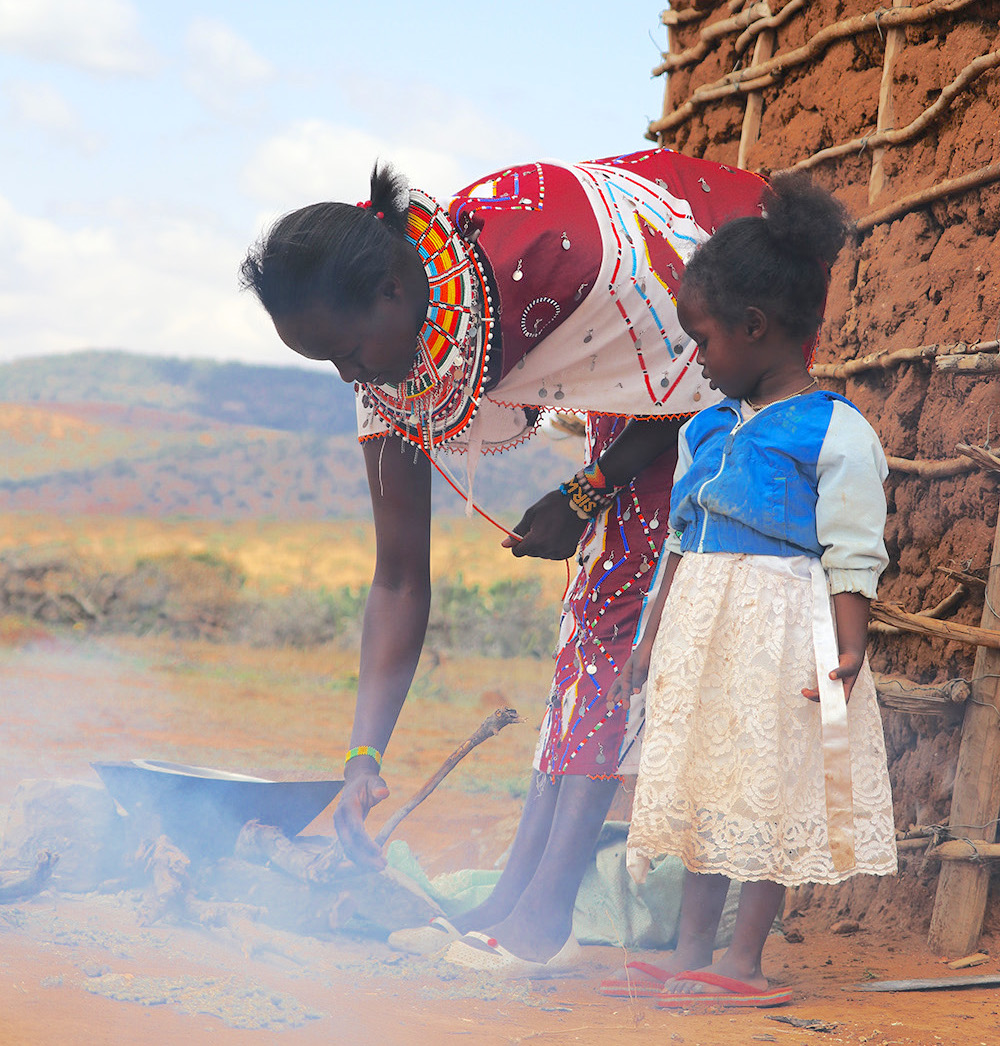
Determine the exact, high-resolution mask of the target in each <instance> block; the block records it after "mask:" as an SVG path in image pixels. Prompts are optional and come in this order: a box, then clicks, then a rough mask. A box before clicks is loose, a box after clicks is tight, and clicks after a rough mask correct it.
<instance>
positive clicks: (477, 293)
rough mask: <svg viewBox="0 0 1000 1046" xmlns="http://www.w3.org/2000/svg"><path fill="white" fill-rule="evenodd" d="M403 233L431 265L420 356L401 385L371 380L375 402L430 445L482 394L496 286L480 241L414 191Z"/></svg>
mask: <svg viewBox="0 0 1000 1046" xmlns="http://www.w3.org/2000/svg"><path fill="white" fill-rule="evenodd" d="M406 238H407V239H408V240H409V241H410V242H411V243H412V244H413V246H414V247H415V248H416V250H417V253H418V254H419V255H420V260H421V262H422V263H423V266H424V271H425V272H426V273H427V281H428V284H429V286H430V302H429V305H428V309H427V319H426V320H424V325H423V326H422V327H421V328H420V333H419V334H418V335H417V357H416V361H415V362H414V365H413V367H412V369H411V370H410V373H409V375H407V377H406V379H405V380H404V381H402V382H401V383H400V384H399V385H366V386H365V388H366V391H367V392H368V393H369V395H370V396H371V398H372V401H373V403H374V406H375V410H376V411H377V412H378V414H379V415H380V416H381V417H382V418H384V419H385V421H387V422H388V423H389V424H390V425H391V426H392V428H393V429H394V430H395V431H396V432H397V433H398V434H399V435H400V436H402V437H403V438H404V439H406V440H408V441H409V442H410V443H415V444H417V445H418V446H419V447H421V448H422V449H423V450H425V451H427V452H428V453H432V452H433V450H434V449H435V448H436V447H438V446H440V444H442V443H444V442H446V441H448V440H450V439H453V438H454V437H455V436H457V435H459V434H460V433H461V432H463V431H464V430H465V429H467V428H468V426H469V424H470V423H471V421H472V419H473V417H474V416H475V413H476V409H477V408H478V406H479V400H480V398H481V396H482V394H483V386H484V382H485V374H486V365H487V364H488V363H489V359H490V357H489V348H490V338H491V335H492V332H493V324H494V320H495V315H494V311H493V309H494V306H493V293H492V291H491V290H490V287H489V283H488V280H487V276H486V272H485V270H484V268H483V264H482V262H481V260H480V259H479V257H478V255H477V253H476V250H475V248H474V247H473V246H472V244H471V243H468V242H466V241H465V240H464V239H463V238H462V236H461V234H460V233H459V232H458V230H457V229H456V228H455V226H454V224H453V223H452V221H451V219H450V218H449V216H448V212H447V211H446V210H444V209H443V208H441V207H440V206H439V205H438V204H437V202H436V201H435V200H433V199H432V198H431V197H430V196H427V195H426V194H425V193H422V192H419V191H418V190H416V189H414V190H411V191H410V210H409V213H408V215H407V220H406Z"/></svg>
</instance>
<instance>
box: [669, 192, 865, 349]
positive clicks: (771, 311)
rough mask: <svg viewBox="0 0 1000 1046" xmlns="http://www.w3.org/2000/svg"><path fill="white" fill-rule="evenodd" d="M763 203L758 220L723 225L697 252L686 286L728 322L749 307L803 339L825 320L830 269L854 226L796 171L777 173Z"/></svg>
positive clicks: (838, 206) (740, 317)
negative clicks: (761, 213) (824, 310)
mask: <svg viewBox="0 0 1000 1046" xmlns="http://www.w3.org/2000/svg"><path fill="white" fill-rule="evenodd" d="M763 204H764V212H763V215H762V216H761V217H759V218H758V217H744V218H736V219H734V220H732V221H729V222H727V223H726V224H725V225H723V226H722V227H721V228H720V229H719V230H718V231H717V232H716V233H715V234H714V235H713V236H712V237H711V238H710V239H709V240H708V241H706V242H705V243H704V244H702V245H701V246H700V247H699V248H698V249H697V250H696V251H695V253H694V255H693V257H692V258H691V260H690V261H689V262H688V264H687V267H686V268H685V270H684V278H683V282H684V286H685V288H687V289H689V290H692V291H695V292H696V293H698V294H700V295H701V296H702V298H703V300H704V302H705V305H706V307H707V308H708V309H709V310H710V311H712V312H714V313H715V314H716V315H717V316H718V317H719V318H720V319H721V320H722V321H723V322H724V323H726V324H728V325H729V326H733V327H734V326H736V325H737V324H739V323H741V322H742V320H743V317H744V316H745V315H746V310H747V308H749V307H751V306H753V307H756V308H759V309H761V310H762V311H763V312H764V313H766V314H767V315H768V316H770V317H771V318H772V319H774V320H776V321H777V322H778V323H780V324H781V325H782V327H784V328H785V330H786V331H787V332H788V333H789V334H790V335H791V336H792V337H794V338H795V339H796V340H799V341H803V342H805V341H807V340H809V339H811V338H813V337H814V336H815V334H816V332H817V331H818V330H819V327H820V324H821V323H822V322H823V307H824V304H825V302H826V291H827V286H828V284H829V276H830V267H831V266H832V265H833V262H834V260H835V259H836V257H837V254H838V253H839V252H840V249H841V247H843V245H844V241H845V240H846V239H847V236H848V234H849V233H850V232H851V230H852V229H853V223H852V222H851V220H850V218H849V217H848V215H847V211H846V210H845V209H844V207H843V205H842V204H841V203H840V202H839V201H837V200H836V199H834V197H833V196H831V195H830V194H829V193H828V192H827V191H826V190H825V189H822V188H820V187H819V186H817V185H814V184H813V182H812V180H811V179H810V177H809V175H808V174H806V173H805V172H801V171H790V172H787V173H784V174H776V175H775V176H774V178H773V179H772V181H771V183H770V185H769V186H768V187H767V189H765V191H764V195H763Z"/></svg>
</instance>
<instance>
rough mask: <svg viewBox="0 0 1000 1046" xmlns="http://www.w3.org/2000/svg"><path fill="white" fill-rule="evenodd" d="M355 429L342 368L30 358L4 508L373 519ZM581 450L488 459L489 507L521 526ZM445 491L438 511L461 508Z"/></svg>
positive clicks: (14, 381) (5, 394) (8, 372)
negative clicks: (524, 514) (337, 370)
mask: <svg viewBox="0 0 1000 1046" xmlns="http://www.w3.org/2000/svg"><path fill="white" fill-rule="evenodd" d="M354 433H355V429H354V400H353V393H352V390H351V387H350V386H349V385H346V384H345V383H344V382H342V381H340V379H339V378H338V377H337V376H336V374H335V373H334V371H333V369H332V368H331V370H330V373H329V375H326V374H323V373H322V372H316V371H306V370H301V369H299V368H295V367H255V366H251V365H247V364H234V363H213V362H210V361H204V360H198V361H187V360H174V359H163V358H157V357H148V356H138V355H134V354H130V353H126V352H103V351H87V352H80V353H75V354H72V355H67V356H50V357H39V358H34V359H29V360H18V361H15V362H12V363H8V364H4V365H0V462H2V464H0V511H32V512H59V513H65V514H84V515H86V514H93V513H100V514H107V515H136V516H154V517H171V516H174V517H175V516H195V517H207V518H214V519H246V518H274V519H323V518H338V517H355V518H356V517H365V516H368V515H370V503H369V497H368V487H367V481H366V479H365V474H364V467H363V462H362V456H361V451H360V448H359V447H358V444H357V440H356V438H355V434H354ZM581 453H582V448H581V446H580V443H579V441H577V440H572V439H571V440H565V441H562V442H557V441H553V440H551V439H548V438H546V437H544V436H535V437H534V438H533V439H532V440H530V441H529V442H528V443H527V444H525V445H524V446H522V447H518V448H517V449H516V450H515V451H512V452H509V453H506V454H501V455H492V456H487V457H486V459H484V461H483V462H482V464H481V466H480V468H479V471H478V473H477V476H476V494H477V500H478V498H482V504H483V507H484V508H486V509H487V510H488V511H491V512H494V513H498V514H499V515H500V517H501V518H502V520H503V521H504V522H505V523H506V524H507V525H511V524H513V523H514V522H516V520H517V519H518V517H519V516H520V514H521V511H522V510H523V508H525V507H526V506H527V505H529V504H531V503H532V502H533V501H534V500H536V499H537V497H539V496H540V495H541V494H542V493H544V492H545V491H546V490H550V489H551V488H552V486H553V485H554V484H556V483H558V482H559V481H560V479H562V478H564V477H565V475H567V474H568V473H569V472H571V471H572V469H573V467H574V466H575V463H576V461H577V459H578V458H579V456H580V454H581ZM455 470H456V471H457V472H459V473H460V474H461V473H463V472H464V465H463V460H462V459H456V469H455ZM439 486H440V487H441V489H440V490H438V489H437V488H436V489H435V511H437V512H440V513H443V514H449V515H451V514H459V513H461V512H462V511H463V510H464V506H463V503H462V502H461V501H460V499H459V498H458V496H457V495H455V494H454V493H452V492H451V491H450V490H448V489H447V487H446V486H445V485H444V484H443V483H441V484H439Z"/></svg>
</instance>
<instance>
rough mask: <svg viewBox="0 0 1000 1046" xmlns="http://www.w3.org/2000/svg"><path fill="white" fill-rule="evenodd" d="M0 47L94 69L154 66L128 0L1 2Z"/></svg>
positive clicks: (139, 70)
mask: <svg viewBox="0 0 1000 1046" xmlns="http://www.w3.org/2000/svg"><path fill="white" fill-rule="evenodd" d="M0 50H5V51H9V52H11V53H13V54H18V55H22V56H24V57H27V58H35V59H40V60H42V61H47V62H57V63H60V64H64V65H70V66H74V67H76V68H80V69H86V70H88V71H90V72H97V73H129V74H136V73H139V74H144V73H149V72H151V71H152V69H153V67H154V66H155V65H156V64H157V59H156V57H155V55H154V53H153V50H152V48H151V47H150V45H149V44H148V43H147V41H146V40H145V39H143V37H142V34H141V33H140V31H139V19H138V14H137V12H136V10H135V8H134V7H133V6H132V4H130V3H128V2H127V0H87V2H86V3H80V0H0Z"/></svg>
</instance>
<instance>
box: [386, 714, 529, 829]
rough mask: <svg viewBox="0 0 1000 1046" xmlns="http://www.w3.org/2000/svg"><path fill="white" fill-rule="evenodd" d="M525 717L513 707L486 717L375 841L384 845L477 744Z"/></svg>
mask: <svg viewBox="0 0 1000 1046" xmlns="http://www.w3.org/2000/svg"><path fill="white" fill-rule="evenodd" d="M523 722H524V719H523V718H522V717H521V716H519V715H518V714H517V712H516V711H515V710H514V709H513V708H506V707H505V708H498V709H497V710H496V711H495V712H494V713H493V714H492V715H490V716H487V717H486V719H484V720H483V722H482V723H481V724H480V725H479V728H478V729H477V730H476V731H475V732H474V733H473V734H472V736H471V737H469V738H468V740H466V741H464V742H463V743H462V744H461V745H459V746H458V748H456V749H455V751H454V752H452V753H451V755H450V756H448V758H447V759H446V760H445V761H444V762H443V763H442V764H441V769H440V770H438V772H437V773H436V774H435V775H434V776H433V777H432V778H431V779H430V780H429V781H428V782H427V783H426V784H425V785H424V786H423V788H421V789H420V791H419V792H417V794H416V795H414V796H413V798H412V799H410V800H409V802H406V803H404V804H403V806H401V807H400V808H399V809H398V810H397V811H396V812H395V813H394V814H393V815H392V817H390V818H389V820H388V821H386V822H385V824H384V825H383V826H382V828H381V830H380V831H379V833H378V835H376V836H375V843H376V845H378V846H384V845H385V843H386V841H387V840H388V838H389V836H390V835H392V833H393V832H394V831H395V830H396V828H397V827H398V826H399V822H400V821H402V820H403V818H404V817H406V816H407V815H408V814H410V813H412V812H413V811H414V810H415V809H416V808H417V807H418V806H419V805H420V804H421V803H422V802H423V801H424V800H425V799H426V798H427V797H428V796H429V795H430V794H431V792H433V791H434V789H435V788H437V786H438V785H439V784H440V783H441V782H442V781H443V780H444V779H445V778H446V777H447V776H448V774H450V773H451V771H452V770H454V769H455V767H456V766H457V765H458V764H459V763H460V762H461V761H462V760H463V759H464V758H465V757H466V756H467V755H468V754H469V753H470V752H471V751H472V749H473V748H475V747H476V746H477V745H481V744H482V743H483V742H484V741H488V740H489V739H490V738H491V737H496V735H497V734H499V733H500V731H501V730H503V728H504V727H505V726H510V725H511V723H523Z"/></svg>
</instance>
